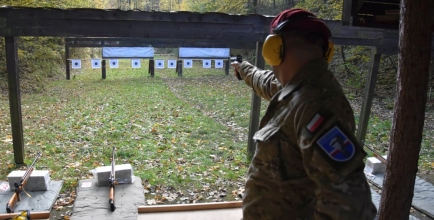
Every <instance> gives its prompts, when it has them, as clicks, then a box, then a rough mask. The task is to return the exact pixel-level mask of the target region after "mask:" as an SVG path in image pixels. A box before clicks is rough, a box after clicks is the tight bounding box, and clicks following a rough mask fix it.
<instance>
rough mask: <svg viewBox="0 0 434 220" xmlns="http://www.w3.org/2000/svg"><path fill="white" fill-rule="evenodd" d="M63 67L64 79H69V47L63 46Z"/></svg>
mask: <svg viewBox="0 0 434 220" xmlns="http://www.w3.org/2000/svg"><path fill="white" fill-rule="evenodd" d="M65 67H66V79H67V80H70V79H71V65H70V63H69V45H68V44H65Z"/></svg>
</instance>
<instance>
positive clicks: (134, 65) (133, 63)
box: [131, 59, 140, 68]
mask: <svg viewBox="0 0 434 220" xmlns="http://www.w3.org/2000/svg"><path fill="white" fill-rule="evenodd" d="M131 67H132V68H140V60H138V59H133V60H131Z"/></svg>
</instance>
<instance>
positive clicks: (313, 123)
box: [306, 113, 324, 133]
mask: <svg viewBox="0 0 434 220" xmlns="http://www.w3.org/2000/svg"><path fill="white" fill-rule="evenodd" d="M323 122H324V117H323V116H322V115H320V114H318V113H316V114H315V116H314V117H313V118H312V120H310V122H309V124H307V126H306V128H307V130H308V131H309V132H310V133H313V132H315V131H316V129H318V128H319V126H320V125H321V124H322V123H323Z"/></svg>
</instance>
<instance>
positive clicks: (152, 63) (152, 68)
mask: <svg viewBox="0 0 434 220" xmlns="http://www.w3.org/2000/svg"><path fill="white" fill-rule="evenodd" d="M154 72H155V61H154V60H153V59H150V60H149V69H148V73H150V74H151V77H154Z"/></svg>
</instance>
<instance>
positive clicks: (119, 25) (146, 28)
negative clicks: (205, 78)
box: [0, 18, 264, 41]
mask: <svg viewBox="0 0 434 220" xmlns="http://www.w3.org/2000/svg"><path fill="white" fill-rule="evenodd" d="M205 27H206V28H205ZM205 27H204V24H203V23H191V22H190V23H189V22H155V21H126V20H120V21H118V20H114V21H110V22H108V21H106V20H79V19H75V20H53V19H41V18H37V19H27V18H14V19H11V18H7V19H6V20H5V25H4V26H3V27H0V34H1V35H5V36H64V37H73V36H83V35H85V36H94V37H143V38H173V36H176V37H177V38H186V39H207V40H217V39H228V40H229V39H232V40H236V39H238V40H241V39H244V40H245V39H249V38H250V39H249V40H250V41H252V40H262V38H264V33H263V28H262V26H261V28H255V27H254V26H252V25H250V24H237V23H233V24H226V23H224V24H206V25H205Z"/></svg>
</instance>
